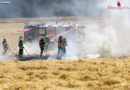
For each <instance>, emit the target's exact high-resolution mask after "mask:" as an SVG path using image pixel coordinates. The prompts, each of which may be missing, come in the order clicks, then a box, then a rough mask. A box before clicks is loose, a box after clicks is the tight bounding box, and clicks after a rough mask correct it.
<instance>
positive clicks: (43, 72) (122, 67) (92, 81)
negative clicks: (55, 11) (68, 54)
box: [0, 58, 130, 90]
mask: <svg viewBox="0 0 130 90" xmlns="http://www.w3.org/2000/svg"><path fill="white" fill-rule="evenodd" d="M0 88H1V89H2V90H66V89H67V90H86V89H87V90H89V89H90V90H95V89H96V90H97V89H99V90H100V89H102V90H106V89H107V90H113V89H114V90H129V89H130V58H115V59H113V58H102V59H94V60H76V61H75V60H47V61H44V60H42V61H40V60H39V61H25V62H21V61H17V60H15V61H1V62H0Z"/></svg>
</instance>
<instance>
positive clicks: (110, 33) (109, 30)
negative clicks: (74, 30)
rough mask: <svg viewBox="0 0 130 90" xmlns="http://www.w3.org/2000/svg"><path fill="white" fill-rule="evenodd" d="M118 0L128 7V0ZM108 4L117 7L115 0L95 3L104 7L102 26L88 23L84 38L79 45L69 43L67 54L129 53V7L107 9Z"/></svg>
mask: <svg viewBox="0 0 130 90" xmlns="http://www.w3.org/2000/svg"><path fill="white" fill-rule="evenodd" d="M119 1H120V2H121V5H122V7H124V6H126V7H129V8H130V6H129V4H130V1H129V0H119ZM108 5H111V6H115V7H117V0H115V1H113V0H105V1H104V2H103V3H100V4H98V5H97V6H99V8H101V9H104V16H105V17H103V18H102V19H103V23H102V25H104V26H103V27H101V26H100V25H99V24H97V23H93V24H88V25H87V26H86V28H85V29H84V30H83V32H84V39H83V40H82V41H81V44H80V46H78V47H77V46H76V45H74V44H73V46H71V45H69V46H68V52H67V54H68V55H70V54H72V53H73V54H75V56H77V58H96V57H102V56H103V57H104V56H109V57H115V56H129V55H130V40H129V38H130V35H129V34H130V25H129V24H130V9H128V8H127V9H123V10H118V9H115V10H108V9H107V6H108ZM104 18H105V19H104ZM99 23H100V22H99ZM70 48H71V49H70ZM75 50H76V51H75ZM77 52H78V53H77Z"/></svg>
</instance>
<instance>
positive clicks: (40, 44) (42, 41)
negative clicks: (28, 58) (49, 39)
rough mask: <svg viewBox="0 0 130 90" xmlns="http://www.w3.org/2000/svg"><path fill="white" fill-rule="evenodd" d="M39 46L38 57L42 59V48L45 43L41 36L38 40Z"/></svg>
mask: <svg viewBox="0 0 130 90" xmlns="http://www.w3.org/2000/svg"><path fill="white" fill-rule="evenodd" d="M39 46H40V49H41V53H40V57H42V54H43V50H44V46H45V41H44V38H43V36H41V38H40V41H39Z"/></svg>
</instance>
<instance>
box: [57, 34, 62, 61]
mask: <svg viewBox="0 0 130 90" xmlns="http://www.w3.org/2000/svg"><path fill="white" fill-rule="evenodd" d="M62 38H63V37H62V36H59V40H58V58H61V57H62V55H63V40H62Z"/></svg>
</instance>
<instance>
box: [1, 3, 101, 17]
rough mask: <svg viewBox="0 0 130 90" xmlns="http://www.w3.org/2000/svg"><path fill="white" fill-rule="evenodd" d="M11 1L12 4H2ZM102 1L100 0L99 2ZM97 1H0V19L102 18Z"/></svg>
mask: <svg viewBox="0 0 130 90" xmlns="http://www.w3.org/2000/svg"><path fill="white" fill-rule="evenodd" d="M2 1H9V2H11V3H4V4H3V3H2ZM99 1H100V0H99ZM99 1H97V0H0V18H6V17H43V16H91V17H93V16H101V12H100V13H99V11H102V10H101V9H98V8H97V3H99Z"/></svg>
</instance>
